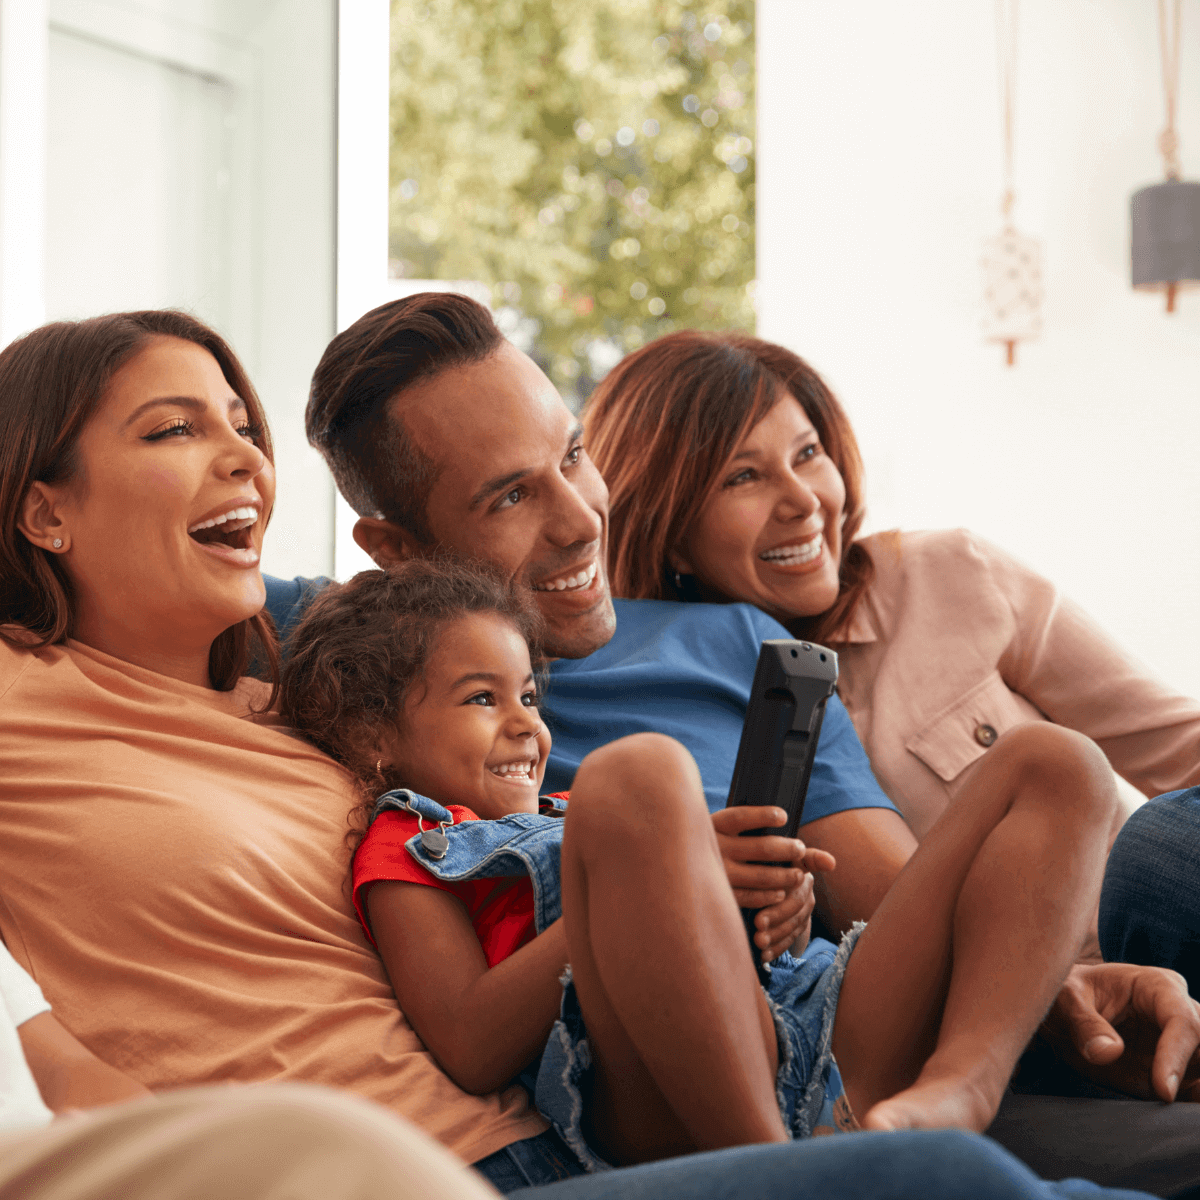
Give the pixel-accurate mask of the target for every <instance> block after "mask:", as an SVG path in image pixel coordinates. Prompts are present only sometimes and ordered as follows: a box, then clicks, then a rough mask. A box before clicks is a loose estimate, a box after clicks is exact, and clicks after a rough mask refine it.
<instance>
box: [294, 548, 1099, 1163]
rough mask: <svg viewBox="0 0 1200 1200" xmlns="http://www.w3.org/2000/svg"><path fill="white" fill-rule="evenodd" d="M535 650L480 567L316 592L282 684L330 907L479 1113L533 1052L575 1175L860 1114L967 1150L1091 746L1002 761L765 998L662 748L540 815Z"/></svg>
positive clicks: (696, 818) (1030, 1020)
mask: <svg viewBox="0 0 1200 1200" xmlns="http://www.w3.org/2000/svg"><path fill="white" fill-rule="evenodd" d="M536 634H537V626H536V617H535V616H534V615H533V613H532V610H531V608H530V607H529V606H528V604H527V602H526V598H525V597H523V596H522V595H521V594H520V593H519V592H518V591H517V590H516V589H515V588H514V587H513V586H512V585H510V584H508V583H506V582H504V581H502V580H501V579H499V578H498V577H497V576H496V575H494V574H493V573H491V572H490V571H489V570H486V569H484V568H480V567H475V566H466V565H454V564H451V563H447V562H439V563H428V562H410V563H406V564H405V565H403V566H401V567H400V568H398V569H395V570H392V571H389V572H386V573H385V572H382V571H368V572H364V573H362V574H360V575H358V576H356V577H355V578H354V579H353V580H351V581H350V582H349V583H347V584H345V585H341V586H333V587H330V588H329V589H327V591H326V592H324V593H323V594H322V595H321V596H320V597H319V598H318V600H317V601H316V602H314V604H313V605H312V607H311V608H310V609H309V611H308V613H307V615H306V617H305V618H304V620H303V622H302V624H301V625H300V627H299V628H298V629H297V631H296V633H295V635H294V638H293V641H292V645H291V657H290V660H289V662H288V665H287V668H286V670H285V675H284V683H283V708H284V712H285V714H286V715H287V716H288V717H289V719H290V720H291V722H292V724H293V725H294V726H295V727H296V728H297V730H299V731H300V732H301V733H303V734H304V735H305V736H307V737H308V738H309V739H311V740H312V741H313V742H314V743H316V744H317V745H318V746H320V747H322V748H323V749H325V750H326V751H327V752H328V753H330V754H331V755H332V756H333V757H334V758H336V759H338V761H340V762H341V763H342V764H343V765H344V766H345V767H346V769H347V770H348V771H349V772H350V773H351V774H352V775H353V776H354V777H355V778H356V779H357V780H358V782H359V784H360V786H361V789H362V792H363V797H364V802H363V804H362V806H361V807H360V808H359V809H357V810H355V813H354V814H353V817H354V824H355V826H356V828H357V829H358V830H360V831H364V830H365V836H364V837H363V839H362V841H361V844H360V845H359V846H358V849H357V853H356V855H355V861H354V869H353V888H354V901H355V904H356V906H357V908H358V911H359V914H360V916H361V917H362V919H363V923H364V926H365V927H366V928H367V930H368V933H369V934H370V935H371V936H372V938H373V940H374V942H375V944H376V945H377V947H378V949H379V952H380V954H381V955H382V957H383V961H384V963H385V965H386V967H387V970H388V974H389V976H390V978H391V981H392V985H393V987H394V989H395V993H396V997H397V999H398V1001H399V1004H400V1007H401V1009H402V1010H403V1011H404V1013H405V1014H406V1016H407V1017H408V1018H409V1020H410V1021H411V1022H412V1024H413V1026H414V1028H415V1029H416V1030H417V1032H418V1033H419V1034H420V1036H421V1038H422V1040H423V1041H424V1042H425V1044H426V1046H427V1047H428V1048H429V1050H430V1052H431V1053H432V1054H433V1055H434V1056H435V1057H436V1058H437V1060H438V1061H439V1063H440V1064H441V1065H442V1067H443V1068H444V1070H445V1071H446V1072H447V1074H448V1075H450V1077H451V1078H453V1079H454V1080H455V1081H456V1082H457V1083H458V1084H459V1085H460V1086H461V1087H463V1088H464V1089H466V1090H467V1091H472V1092H488V1091H492V1090H495V1089H496V1088H498V1087H500V1086H501V1085H503V1084H505V1083H507V1082H508V1081H510V1080H511V1079H513V1078H514V1077H516V1076H518V1075H520V1074H521V1073H522V1072H525V1071H528V1070H529V1069H530V1068H531V1066H532V1065H534V1064H537V1063H538V1060H539V1056H540V1060H541V1061H540V1067H539V1069H538V1071H537V1075H536V1084H535V1085H534V1086H535V1089H536V1090H535V1096H536V1100H537V1104H538V1107H539V1108H540V1109H541V1110H542V1112H543V1113H544V1114H545V1115H546V1116H548V1117H549V1118H550V1119H551V1121H552V1122H553V1124H554V1125H555V1128H556V1129H557V1130H558V1132H559V1133H560V1135H561V1136H562V1137H563V1139H564V1140H565V1141H566V1142H567V1143H568V1145H570V1147H571V1148H572V1149H573V1150H574V1151H575V1153H576V1154H577V1155H578V1156H579V1157H580V1158H581V1160H582V1161H583V1162H584V1163H585V1165H587V1166H589V1167H590V1168H593V1169H594V1168H597V1167H600V1166H603V1165H604V1164H605V1163H631V1162H637V1161H645V1160H647V1159H652V1158H661V1157H667V1156H670V1155H674V1154H680V1153H685V1152H690V1151H694V1150H697V1149H713V1148H717V1147H720V1146H726V1145H734V1144H742V1143H747V1142H758V1141H774V1140H783V1139H785V1138H787V1137H789V1136H799V1135H806V1134H811V1133H823V1132H834V1130H835V1129H837V1128H841V1129H852V1128H856V1127H857V1122H856V1120H855V1114H857V1116H858V1119H859V1120H861V1122H862V1125H863V1127H866V1128H877V1129H896V1128H902V1127H919V1126H947V1125H957V1126H961V1127H965V1128H969V1129H975V1130H982V1129H984V1128H986V1127H987V1125H988V1124H990V1122H991V1120H992V1118H993V1116H994V1115H995V1112H996V1109H997V1107H998V1105H999V1101H1000V1097H1001V1094H1002V1092H1003V1089H1004V1087H1005V1085H1006V1083H1007V1081H1008V1078H1009V1075H1010V1074H1011V1072H1012V1069H1013V1066H1014V1064H1015V1063H1016V1060H1017V1058H1018V1056H1019V1054H1020V1053H1021V1051H1022V1049H1023V1048H1024V1046H1025V1044H1026V1043H1027V1042H1028V1040H1029V1038H1030V1036H1031V1035H1032V1033H1033V1032H1034V1030H1035V1029H1036V1027H1037V1025H1038V1023H1039V1022H1040V1020H1041V1019H1042V1017H1043V1015H1044V1014H1045V1012H1046V1010H1047V1008H1048V1007H1049V1005H1050V1002H1051V1000H1052V999H1053V997H1054V996H1055V994H1056V993H1057V991H1058V988H1059V985H1060V984H1061V982H1062V980H1063V978H1064V977H1065V976H1066V973H1067V971H1068V969H1069V967H1070V965H1071V963H1072V962H1073V960H1074V957H1075V954H1076V952H1077V950H1078V948H1079V945H1080V942H1081V940H1082V938H1083V936H1084V933H1085V930H1086V925H1087V914H1088V913H1089V912H1090V911H1091V907H1092V906H1093V905H1094V903H1095V898H1096V895H1097V892H1098V890H1099V886H1100V877H1101V869H1102V863H1103V853H1104V842H1105V831H1106V829H1107V824H1108V821H1109V819H1110V818H1111V815H1112V808H1113V804H1114V803H1115V797H1114V794H1113V785H1112V782H1111V773H1110V772H1108V770H1107V768H1106V766H1105V763H1104V759H1103V758H1102V757H1101V756H1100V754H1099V752H1098V751H1096V750H1095V748H1094V747H1093V746H1092V745H1091V743H1090V742H1088V741H1087V740H1086V739H1084V738H1082V737H1079V736H1078V735H1075V734H1072V733H1070V732H1068V731H1064V730H1061V729H1057V728H1055V727H1050V726H1031V727H1027V728H1025V729H1021V730H1017V731H1015V732H1014V733H1013V734H1011V735H1009V736H1008V737H1006V738H1005V739H1003V740H1002V741H1001V742H998V743H997V745H996V746H995V747H994V749H993V751H992V752H991V753H990V754H989V755H988V756H987V758H986V759H985V760H984V761H983V762H982V763H981V764H980V766H979V768H978V769H977V771H978V777H977V779H976V782H975V795H976V797H977V803H976V804H975V805H973V806H970V807H967V806H963V807H962V808H961V809H960V808H952V809H951V810H950V811H949V812H948V813H947V814H946V816H945V817H944V818H943V819H942V821H941V822H939V824H938V826H937V828H935V830H933V831H932V832H931V833H930V835H929V836H928V837H927V838H926V839H925V841H924V842H923V843H922V845H921V847H920V849H919V850H918V851H917V853H916V854H915V855H914V856H913V858H912V860H911V861H910V863H909V865H908V866H907V867H906V868H905V871H904V872H903V874H902V875H901V877H900V879H899V880H898V881H897V883H896V885H895V886H894V887H893V888H892V890H891V892H890V893H889V895H888V897H887V898H886V900H885V901H884V902H883V904H882V905H881V906H880V908H879V910H878V912H877V914H876V916H875V918H874V919H873V920H872V922H871V925H870V927H869V928H867V929H865V930H864V929H863V928H862V927H861V926H860V927H857V928H856V929H855V930H854V931H853V932H852V933H851V934H849V935H847V937H846V938H845V939H844V940H843V943H842V945H841V947H840V948H839V949H837V950H836V951H835V949H834V947H833V946H831V945H830V944H829V943H828V942H824V941H821V940H820V939H817V940H814V941H813V942H812V944H811V945H810V946H809V947H808V949H807V950H806V951H805V953H804V954H803V955H802V956H801V957H800V958H793V957H792V956H791V955H788V954H784V955H781V956H779V957H778V958H777V959H776V961H775V964H774V969H773V971H772V981H771V984H770V989H769V993H770V994H769V997H768V995H767V993H765V992H764V990H763V989H762V988H761V987H759V985H758V983H757V979H756V976H755V973H754V968H753V965H752V962H751V957H750V954H749V952H748V947H747V944H746V935H745V931H744V928H743V925H742V921H741V917H740V914H739V912H738V908H737V905H736V902H735V901H734V898H733V893H732V891H731V889H730V888H729V885H728V883H727V881H726V879H725V874H724V869H723V866H722V861H721V857H720V853H719V849H718V846H717V843H716V837H715V834H714V833H713V829H712V825H711V820H710V818H709V815H708V812H707V808H706V806H705V803H704V797H703V793H702V790H701V787H700V780H699V776H698V774H697V772H696V769H695V764H694V762H693V761H692V759H691V757H690V755H688V753H687V752H686V750H684V749H683V748H682V747H681V746H679V744H678V743H676V742H674V741H672V740H671V739H669V738H665V737H661V736H658V735H654V734H644V735H638V736H635V737H632V738H625V739H622V740H621V741H618V742H614V743H611V744H610V745H608V746H605V747H602V748H601V749H600V750H597V751H595V752H594V753H593V754H591V755H589V756H588V758H587V759H586V760H585V761H584V763H583V764H582V765H581V767H580V769H579V772H578V774H577V775H576V778H575V781H574V785H573V787H572V791H571V796H570V804H569V807H566V814H565V819H564V818H563V817H562V816H561V815H560V814H561V807H562V806H564V805H563V801H562V800H561V799H558V800H557V801H556V800H555V799H554V798H551V800H549V801H539V794H538V792H539V783H540V781H541V778H542V775H543V772H544V768H545V762H546V755H547V752H548V750H549V746H550V736H549V733H548V731H547V729H546V727H545V725H544V724H543V723H542V721H541V719H540V717H539V715H538V710H537V688H536V676H535V671H534V667H535V665H536V663H537V661H538V655H537V650H536ZM531 646H532V647H533V649H532V652H531ZM376 796H379V799H378V800H375V797H376ZM560 853H561V859H560ZM803 863H804V866H805V867H807V868H808V869H815V870H832V869H833V867H834V863H833V861H832V859H831V858H830V856H829V855H827V854H823V853H821V852H819V851H808V852H806V854H805V855H804V857H803ZM860 933H861V935H862V936H861V937H859V934H860ZM852 950H853V955H851V951H852ZM568 963H569V964H570V966H569V967H568ZM560 977H561V982H560ZM526 1077H527V1078H530V1079H532V1072H530V1073H529V1074H528V1075H527V1076H526Z"/></svg>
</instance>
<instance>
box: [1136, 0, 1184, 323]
mask: <svg viewBox="0 0 1200 1200" xmlns="http://www.w3.org/2000/svg"><path fill="white" fill-rule="evenodd" d="M1173 7H1174V21H1173V22H1172V23H1171V25H1170V26H1169V25H1168V22H1167V5H1166V0H1158V40H1159V49H1160V50H1161V53H1162V73H1163V94H1164V97H1165V100H1166V110H1167V125H1166V128H1165V129H1164V130H1163V131H1162V133H1161V134H1160V135H1159V139H1158V146H1159V149H1160V150H1161V151H1162V156H1163V165H1164V166H1165V168H1166V174H1167V181H1166V183H1154V184H1151V185H1150V186H1149V187H1144V188H1141V189H1139V190H1138V191H1136V192H1134V194H1133V198H1132V200H1131V201H1130V204H1129V226H1130V228H1129V254H1130V268H1131V272H1130V273H1131V279H1132V282H1133V286H1134V287H1135V288H1137V289H1138V290H1139V291H1143V292H1165V293H1166V296H1167V312H1174V311H1175V296H1176V295H1177V293H1179V292H1181V291H1183V290H1185V289H1189V288H1194V287H1196V286H1197V285H1200V183H1195V182H1192V181H1190V180H1185V179H1180V177H1179V175H1180V167H1179V136H1178V134H1177V133H1176V132H1175V101H1176V97H1177V96H1178V94H1179V18H1180V2H1179V0H1174V4H1173Z"/></svg>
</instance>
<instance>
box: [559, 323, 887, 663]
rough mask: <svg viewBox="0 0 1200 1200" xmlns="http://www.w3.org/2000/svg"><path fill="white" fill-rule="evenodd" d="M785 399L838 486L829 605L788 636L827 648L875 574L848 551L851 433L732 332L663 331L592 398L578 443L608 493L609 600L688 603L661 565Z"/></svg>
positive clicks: (778, 362) (812, 389)
mask: <svg viewBox="0 0 1200 1200" xmlns="http://www.w3.org/2000/svg"><path fill="white" fill-rule="evenodd" d="M784 392H790V393H791V394H792V395H793V396H795V398H796V399H797V401H799V403H800V406H801V407H802V408H803V409H804V411H805V413H806V414H807V416H808V419H809V420H810V421H811V422H812V423H813V427H814V428H815V429H816V431H817V436H818V437H819V438H820V439H821V443H822V445H823V446H824V447H825V452H826V453H827V454H828V455H829V457H830V458H831V459H832V461H833V463H834V465H835V466H836V467H837V469H838V471H839V472H840V473H841V476H842V480H843V482H844V483H845V486H846V507H845V520H844V524H843V526H842V546H843V550H842V562H841V566H840V570H839V580H840V587H839V591H838V598H837V601H836V602H835V603H834V605H833V607H832V608H830V609H829V610H828V611H827V612H824V613H820V614H818V615H816V616H814V617H812V618H810V619H808V620H805V621H803V622H800V623H793V625H794V628H793V632H794V633H800V634H801V635H802V636H804V637H807V638H810V639H811V640H813V641H825V640H830V638H831V635H832V634H834V633H836V632H837V631H838V630H839V628H840V627H841V626H842V625H844V624H845V622H846V621H847V619H848V618H849V616H850V614H851V613H852V612H853V610H854V607H855V605H856V604H857V603H858V600H859V598H860V597H861V596H862V594H863V592H864V590H865V589H866V587H867V584H868V583H870V581H871V576H872V574H873V567H872V564H871V559H870V556H869V555H868V553H867V551H866V550H865V549H864V548H863V547H862V546H861V545H858V544H856V543H855V542H854V537H855V535H856V534H857V533H858V531H859V529H860V528H861V527H862V522H863V517H864V516H865V515H866V508H865V505H864V503H863V489H862V459H861V457H860V456H859V452H858V443H857V442H856V441H855V439H854V431H853V430H852V429H851V427H850V422H849V420H848V419H847V417H846V414H845V412H844V411H843V409H842V406H841V405H840V404H839V403H838V402H837V400H836V399H835V398H834V396H833V393H832V392H830V390H829V389H828V388H827V387H826V386H825V384H824V382H823V381H822V379H821V377H820V376H819V375H818V374H817V373H816V371H814V370H813V369H812V368H811V367H810V366H809V365H808V364H807V363H806V362H805V361H804V360H803V359H802V358H800V357H799V356H798V355H796V354H793V353H792V352H791V351H790V350H785V349H784V348H783V347H782V346H776V345H773V344H772V343H771V342H764V341H762V340H761V339H759V338H754V337H749V336H748V335H746V334H740V333H716V334H714V333H700V332H697V331H695V330H681V331H679V332H678V333H670V334H667V336H666V337H661V338H659V339H658V340H657V341H654V342H651V343H650V344H649V345H648V346H644V347H643V348H642V349H641V350H637V351H635V352H634V353H633V354H630V355H628V356H627V357H626V358H624V359H622V361H621V362H619V363H618V364H617V366H616V367H614V368H613V370H612V371H610V372H609V374H608V375H607V376H605V378H604V379H603V381H602V382H601V383H600V385H599V387H597V388H596V390H595V392H593V393H592V398H591V400H590V401H589V402H588V406H587V410H586V412H585V413H584V417H583V427H584V438H585V441H586V444H587V450H588V454H589V455H590V456H591V458H592V460H593V461H594V462H595V464H596V466H597V467H598V468H599V470H600V473H601V474H602V475H603V476H604V481H605V483H607V484H608V493H609V518H608V523H609V535H608V564H609V576H610V579H611V583H612V590H613V595H615V596H623V597H627V598H631V599H651V600H684V599H689V598H690V597H689V595H688V594H687V590H686V589H680V588H677V587H676V585H675V583H674V581H673V578H672V576H671V574H670V571H669V567H668V565H667V556H668V554H669V553H670V551H671V550H672V549H674V548H675V547H676V546H677V545H678V544H679V542H680V540H681V539H682V537H683V535H684V533H685V532H686V530H687V529H688V527H689V526H690V525H691V523H692V521H693V520H694V519H695V517H696V515H697V514H698V513H699V512H700V509H701V508H702V507H703V505H704V502H705V501H706V500H707V499H708V497H709V496H710V495H711V494H712V493H713V491H715V490H716V488H717V487H718V486H719V482H720V476H721V471H722V468H723V467H724V466H725V464H726V462H727V461H728V460H729V457H730V456H731V455H732V454H733V452H734V450H735V449H736V448H737V446H738V444H739V443H740V442H741V440H742V438H743V437H745V435H746V434H747V433H748V432H749V431H750V430H751V429H752V428H753V427H754V426H755V425H757V424H758V422H759V421H761V420H762V418H763V417H765V416H766V415H767V413H768V412H770V410H771V409H772V408H773V407H774V405H775V403H776V401H778V400H779V398H780V397H781V396H782V395H783V393H784ZM800 625H802V626H803V628H800V627H799V626H800Z"/></svg>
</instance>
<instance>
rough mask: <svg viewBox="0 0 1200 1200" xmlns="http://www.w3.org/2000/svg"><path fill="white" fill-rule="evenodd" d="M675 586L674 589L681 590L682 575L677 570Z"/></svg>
mask: <svg viewBox="0 0 1200 1200" xmlns="http://www.w3.org/2000/svg"><path fill="white" fill-rule="evenodd" d="M675 587H676V590H678V591H682V590H683V577H682V576H681V575H680V574H679V572H678V571H676V572H675Z"/></svg>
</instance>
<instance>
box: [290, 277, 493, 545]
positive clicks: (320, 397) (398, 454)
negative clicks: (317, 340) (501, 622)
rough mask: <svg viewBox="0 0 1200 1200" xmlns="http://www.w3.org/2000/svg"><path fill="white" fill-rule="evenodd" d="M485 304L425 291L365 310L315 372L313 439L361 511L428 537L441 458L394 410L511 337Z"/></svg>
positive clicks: (309, 412) (308, 418) (310, 411)
mask: <svg viewBox="0 0 1200 1200" xmlns="http://www.w3.org/2000/svg"><path fill="white" fill-rule="evenodd" d="M503 336H504V335H503V334H502V333H501V332H500V330H499V329H497V328H496V322H495V321H494V320H492V314H491V313H490V312H488V310H487V309H486V308H484V306H483V305H482V304H479V303H478V302H477V301H475V300H472V299H470V298H469V297H468V296H461V295H458V294H457V293H455V292H421V293H419V294H418V295H416V296H406V297H404V298H403V299H402V300H392V301H389V302H388V303H387V304H381V305H380V306H379V307H378V308H373V309H372V310H371V311H370V312H369V313H367V314H366V315H365V316H362V317H359V319H358V320H357V321H355V322H354V324H353V325H351V326H350V327H349V328H348V329H345V330H343V331H342V332H341V333H339V334H338V335H337V337H335V338H334V339H333V341H332V342H330V343H329V345H328V346H327V347H326V349H325V353H324V354H323V355H321V361H320V362H319V363H318V364H317V369H316V371H314V372H313V381H312V390H311V391H310V392H309V396H308V408H307V409H306V410H305V414H304V426H305V430H306V432H307V433H308V440H309V441H310V442H311V443H312V444H313V445H314V446H316V448H317V449H318V450H320V452H321V453H322V455H324V457H325V461H326V462H327V463H328V464H329V469H330V470H331V471H332V472H333V478H334V480H335V481H336V482H337V486H338V490H339V491H340V492H341V493H342V495H343V496H344V497H345V498H346V501H347V503H348V504H349V505H350V506H351V508H353V509H354V510H355V512H357V513H358V515H359V516H360V517H377V516H378V517H383V518H384V519H386V520H388V521H393V522H395V523H396V524H397V525H399V526H400V527H401V528H402V529H405V530H407V531H408V532H409V533H410V534H412V536H413V537H415V538H416V539H417V540H418V541H419V542H422V543H424V544H428V543H429V542H431V541H432V540H433V537H432V535H431V534H430V532H429V526H428V524H427V521H426V517H425V505H426V502H427V501H428V499H429V492H430V490H431V489H432V487H433V484H434V482H435V480H436V479H437V471H438V467H437V464H436V463H435V462H434V461H433V460H432V459H431V458H430V457H429V455H428V454H426V453H425V452H424V451H423V450H422V449H421V448H420V447H419V446H418V445H417V444H416V443H415V442H414V441H413V439H412V437H411V436H410V435H409V433H408V431H407V430H406V429H405V427H404V422H403V421H402V420H401V419H400V417H399V416H398V415H397V414H396V413H394V412H392V411H390V409H391V401H392V400H393V399H394V398H395V396H396V395H397V393H399V392H401V391H403V390H404V389H405V388H407V387H411V386H412V384H414V383H416V382H418V381H419V380H422V379H428V378H429V377H430V376H432V375H437V374H439V373H440V372H442V371H446V370H449V369H451V368H453V367H463V366H466V365H467V364H469V363H475V362H480V361H482V360H483V359H485V358H487V357H488V356H489V355H491V354H493V353H494V352H495V351H496V349H497V347H498V346H499V345H500V343H501V341H502V340H503Z"/></svg>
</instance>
